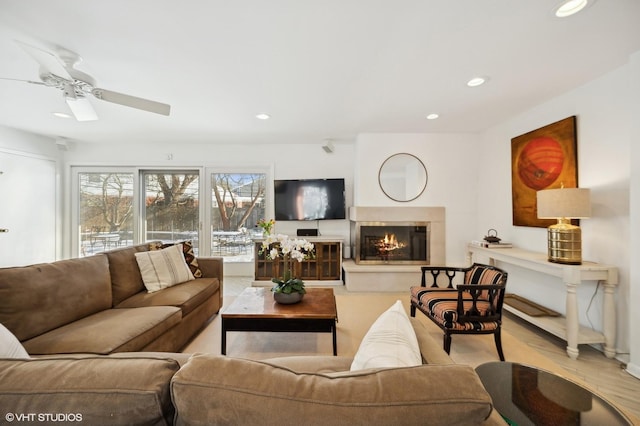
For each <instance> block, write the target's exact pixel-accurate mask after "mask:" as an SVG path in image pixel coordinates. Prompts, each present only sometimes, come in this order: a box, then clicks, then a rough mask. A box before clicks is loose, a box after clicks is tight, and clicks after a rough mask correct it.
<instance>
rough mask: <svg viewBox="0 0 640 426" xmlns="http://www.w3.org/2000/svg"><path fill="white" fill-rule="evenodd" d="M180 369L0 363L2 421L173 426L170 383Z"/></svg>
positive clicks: (88, 362) (128, 363)
mask: <svg viewBox="0 0 640 426" xmlns="http://www.w3.org/2000/svg"><path fill="white" fill-rule="evenodd" d="M178 369H179V364H178V362H176V361H175V360H173V359H168V357H167V358H165V359H162V358H158V357H144V358H140V357H135V358H117V359H115V358H110V357H95V356H94V357H89V358H81V359H74V358H71V359H66V358H64V357H59V358H54V359H51V358H49V359H33V360H0V407H2V409H3V411H2V413H3V419H4V413H24V414H30V413H33V414H34V415H35V416H44V415H56V416H58V417H56V418H55V420H53V421H51V420H50V421H46V420H47V419H46V418H45V419H44V420H40V419H39V418H38V417H36V418H35V419H34V420H35V421H33V423H38V424H54V423H56V424H57V423H59V424H85V425H134V424H137V425H143V424H144V425H167V424H172V421H173V414H174V409H173V406H172V404H171V397H170V393H169V384H170V380H171V377H172V376H173V375H174V374H175V373H176V372H177V371H178ZM60 416H64V417H60ZM16 423H17V422H16ZM29 423H31V422H29Z"/></svg>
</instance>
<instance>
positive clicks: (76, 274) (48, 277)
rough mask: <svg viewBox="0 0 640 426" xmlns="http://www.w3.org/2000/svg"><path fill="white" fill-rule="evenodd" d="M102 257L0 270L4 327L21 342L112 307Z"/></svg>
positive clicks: (103, 257)
mask: <svg viewBox="0 0 640 426" xmlns="http://www.w3.org/2000/svg"><path fill="white" fill-rule="evenodd" d="M111 302H112V299H111V279H110V276H109V265H108V263H107V258H106V257H105V256H104V255H102V254H99V255H95V256H89V257H84V258H82V259H68V260H61V261H58V262H52V263H42V264H38V265H31V266H24V267H13V268H3V269H0V323H2V324H4V326H5V327H7V328H8V329H9V330H10V331H11V332H12V333H13V334H14V335H15V336H16V337H17V338H18V339H19V340H20V341H25V340H27V339H30V338H32V337H34V336H38V335H40V334H42V333H46V332H48V331H49V330H53V329H55V328H58V327H60V326H63V325H65V324H69V323H71V322H73V321H77V320H79V319H82V318H84V317H87V316H89V315H92V314H94V313H96V312H100V311H102V310H105V309H109V308H110V307H111V306H112V303H111Z"/></svg>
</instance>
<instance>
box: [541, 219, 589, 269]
mask: <svg viewBox="0 0 640 426" xmlns="http://www.w3.org/2000/svg"><path fill="white" fill-rule="evenodd" d="M547 244H548V259H549V262H554V263H564V264H567V265H580V264H582V231H581V230H580V227H579V226H575V225H572V224H571V222H570V220H569V219H564V218H563V219H558V223H556V224H555V225H551V226H550V227H549V228H547Z"/></svg>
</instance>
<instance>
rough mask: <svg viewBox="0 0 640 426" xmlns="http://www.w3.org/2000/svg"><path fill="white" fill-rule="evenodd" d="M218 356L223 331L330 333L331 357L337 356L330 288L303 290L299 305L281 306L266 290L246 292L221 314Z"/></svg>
mask: <svg viewBox="0 0 640 426" xmlns="http://www.w3.org/2000/svg"><path fill="white" fill-rule="evenodd" d="M221 316H222V354H223V355H226V353H227V331H273V332H305V333H332V334H333V355H337V354H338V349H337V343H336V322H337V320H338V310H337V308H336V298H335V296H334V294H333V289H332V288H307V293H306V294H305V295H304V298H303V299H302V301H301V302H299V303H296V304H293V305H281V304H279V303H276V302H275V301H274V300H273V294H272V293H271V290H270V289H269V288H265V287H249V288H246V289H245V290H244V291H243V292H242V293H240V295H239V296H238V297H237V298H236V300H234V301H233V303H232V304H231V305H229V307H228V308H227V309H225V310H224V312H223V313H222V315H221Z"/></svg>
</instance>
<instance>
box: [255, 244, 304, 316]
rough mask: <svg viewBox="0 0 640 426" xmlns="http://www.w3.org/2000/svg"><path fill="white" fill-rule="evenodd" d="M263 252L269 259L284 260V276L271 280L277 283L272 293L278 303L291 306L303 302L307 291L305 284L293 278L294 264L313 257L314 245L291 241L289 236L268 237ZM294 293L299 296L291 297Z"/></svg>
mask: <svg viewBox="0 0 640 426" xmlns="http://www.w3.org/2000/svg"><path fill="white" fill-rule="evenodd" d="M262 251H263V252H266V255H267V258H269V259H272V260H275V259H278V258H281V259H282V263H281V264H282V276H281V277H278V278H273V279H272V280H271V281H272V282H274V283H275V285H274V286H273V287H272V288H271V291H272V292H273V297H274V299H275V300H276V302H279V303H284V304H291V303H297V302H299V301H300V300H302V297H303V295H304V294H305V293H306V289H305V287H304V282H303V281H302V280H301V279H300V278H296V277H294V276H293V262H294V260H295V261H297V262H302V261H303V260H305V259H309V258H310V257H313V256H314V245H313V244H312V243H310V242H308V241H307V240H304V239H298V238H295V239H291V238H289V237H288V236H287V235H282V234H278V235H268V236H267V238H266V239H265V240H264V241H263V242H262ZM292 293H298V294H299V296H291V294H292ZM279 294H284V295H285V296H279Z"/></svg>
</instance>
